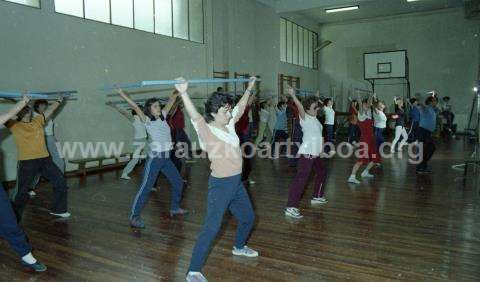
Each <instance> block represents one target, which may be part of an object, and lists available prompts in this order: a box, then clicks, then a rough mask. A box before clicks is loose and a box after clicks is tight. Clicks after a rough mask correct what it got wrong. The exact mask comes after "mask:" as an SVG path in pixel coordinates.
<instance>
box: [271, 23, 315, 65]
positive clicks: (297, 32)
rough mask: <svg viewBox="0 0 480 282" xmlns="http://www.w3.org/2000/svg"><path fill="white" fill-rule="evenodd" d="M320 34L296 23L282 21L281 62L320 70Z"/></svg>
mask: <svg viewBox="0 0 480 282" xmlns="http://www.w3.org/2000/svg"><path fill="white" fill-rule="evenodd" d="M317 46H318V34H317V33H316V32H314V31H311V30H309V29H306V28H305V27H303V26H300V25H298V24H296V23H294V22H291V21H289V20H286V19H284V18H281V19H280V61H282V62H285V63H290V64H294V65H297V66H303V67H306V68H311V69H318V62H317V56H316V54H315V52H314V50H315V48H317Z"/></svg>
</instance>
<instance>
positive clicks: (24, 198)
mask: <svg viewBox="0 0 480 282" xmlns="http://www.w3.org/2000/svg"><path fill="white" fill-rule="evenodd" d="M37 174H41V175H42V176H43V178H45V179H47V180H48V181H49V182H50V183H51V184H52V185H53V203H52V208H51V212H52V213H65V212H67V199H68V187H67V182H66V180H65V177H64V175H63V173H62V171H61V170H60V169H59V168H58V166H57V165H56V164H55V163H54V162H53V160H52V158H50V157H47V158H41V159H33V160H26V161H19V162H18V176H17V187H16V189H17V191H16V195H15V196H14V197H13V198H14V199H15V200H14V202H13V208H14V210H15V212H16V214H17V218H18V221H20V220H21V217H22V214H23V211H24V209H25V207H26V205H27V203H28V200H29V199H30V197H29V196H28V190H29V188H30V187H31V185H32V182H33V180H34V178H35V176H36V175H37Z"/></svg>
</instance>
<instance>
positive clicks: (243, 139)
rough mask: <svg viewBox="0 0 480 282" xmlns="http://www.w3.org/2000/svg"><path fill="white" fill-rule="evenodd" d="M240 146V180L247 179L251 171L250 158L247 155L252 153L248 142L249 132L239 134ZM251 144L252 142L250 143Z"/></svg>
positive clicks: (249, 140)
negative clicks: (241, 161)
mask: <svg viewBox="0 0 480 282" xmlns="http://www.w3.org/2000/svg"><path fill="white" fill-rule="evenodd" d="M238 137H239V139H240V146H241V147H242V150H243V152H242V153H243V163H242V181H247V180H248V177H249V176H250V172H252V158H251V157H247V156H250V155H251V154H252V146H251V145H249V144H248V142H252V140H251V135H250V132H247V133H244V134H239V135H238ZM251 144H253V143H251Z"/></svg>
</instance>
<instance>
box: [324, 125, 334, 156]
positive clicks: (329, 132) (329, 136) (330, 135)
mask: <svg viewBox="0 0 480 282" xmlns="http://www.w3.org/2000/svg"><path fill="white" fill-rule="evenodd" d="M333 127H334V126H333V124H325V129H326V132H327V142H326V145H327V146H325V152H326V153H328V152H330V151H332V150H335V148H334V147H332V146H333V135H334V131H333Z"/></svg>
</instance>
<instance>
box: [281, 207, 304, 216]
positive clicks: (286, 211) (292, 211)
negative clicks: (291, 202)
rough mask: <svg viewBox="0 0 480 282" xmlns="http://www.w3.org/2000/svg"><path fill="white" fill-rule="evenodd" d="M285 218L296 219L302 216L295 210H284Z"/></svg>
mask: <svg viewBox="0 0 480 282" xmlns="http://www.w3.org/2000/svg"><path fill="white" fill-rule="evenodd" d="M285 216H289V217H293V218H297V219H298V218H302V217H303V215H301V214H300V211H299V210H298V209H297V208H286V209H285Z"/></svg>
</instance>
